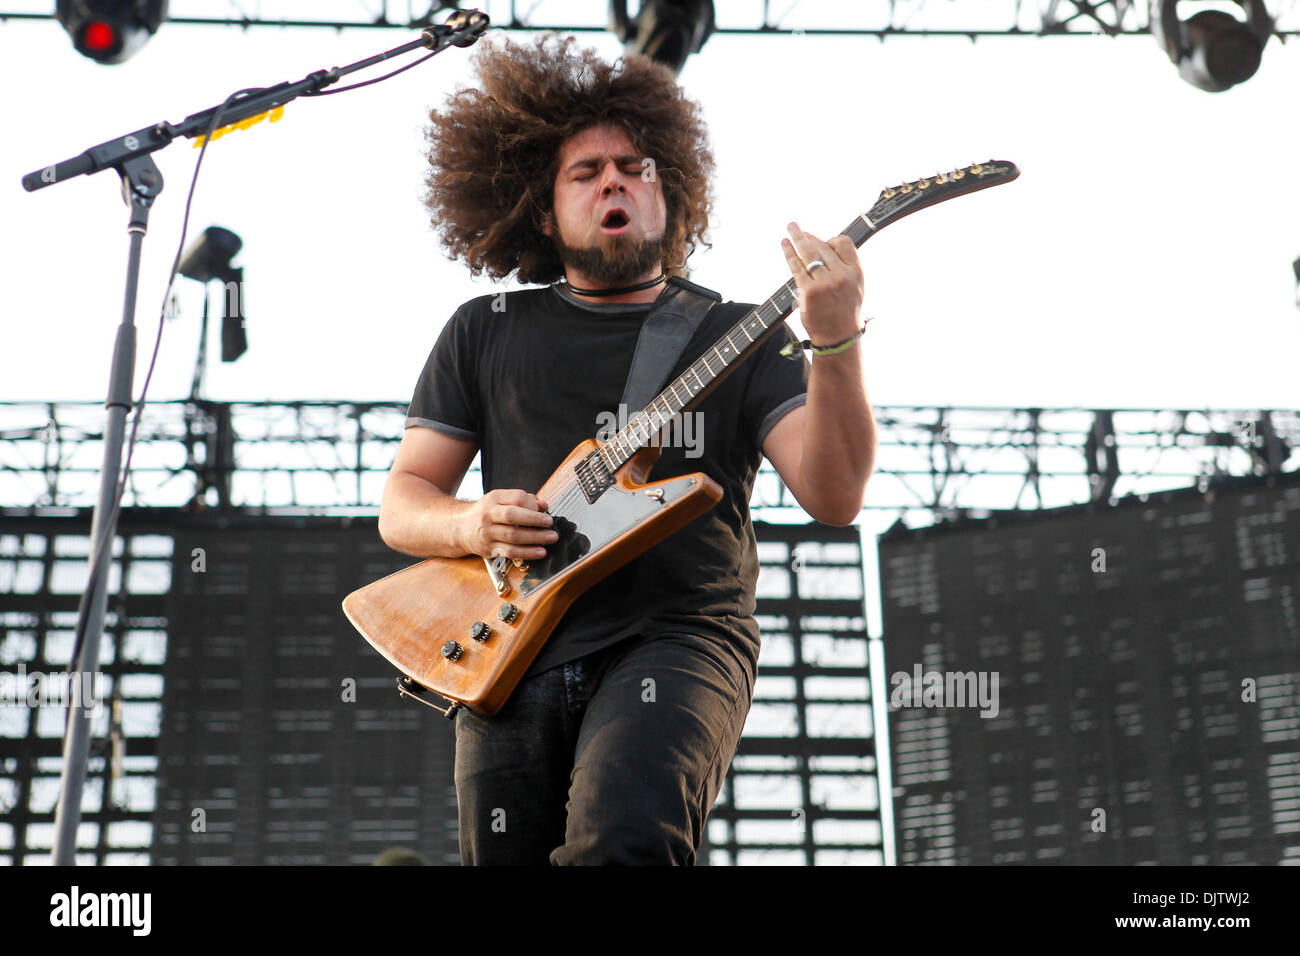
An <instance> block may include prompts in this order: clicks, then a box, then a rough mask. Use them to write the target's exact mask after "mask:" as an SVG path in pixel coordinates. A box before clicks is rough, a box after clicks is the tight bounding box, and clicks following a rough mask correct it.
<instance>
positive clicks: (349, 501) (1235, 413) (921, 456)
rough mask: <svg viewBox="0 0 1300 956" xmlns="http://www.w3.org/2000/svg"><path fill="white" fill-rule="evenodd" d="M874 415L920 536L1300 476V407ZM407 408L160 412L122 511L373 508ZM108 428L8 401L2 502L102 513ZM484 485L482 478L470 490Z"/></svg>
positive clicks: (137, 458) (768, 485)
mask: <svg viewBox="0 0 1300 956" xmlns="http://www.w3.org/2000/svg"><path fill="white" fill-rule="evenodd" d="M875 411H876V419H877V423H878V425H879V443H880V448H879V454H878V456H877V462H876V470H875V474H874V476H873V477H872V480H871V489H870V492H869V493H868V501H869V503H868V506H867V507H868V509H870V510H875V511H883V512H890V511H892V512H896V513H897V514H898V515H899V517H905V518H906V519H907V523H908V524H909V525H918V524H928V523H933V522H936V521H939V520H942V519H944V518H950V517H958V516H963V515H978V514H981V513H987V512H991V511H998V510H1013V509H1022V510H1023V509H1030V510H1032V509H1038V508H1048V507H1059V506H1063V505H1071V504H1082V503H1085V502H1089V501H1097V502H1110V501H1115V500H1118V499H1119V498H1121V497H1125V496H1130V495H1142V494H1150V493H1154V492H1157V491H1166V490H1170V489H1173V488H1186V487H1191V486H1195V485H1199V486H1200V487H1201V488H1202V489H1206V488H1208V487H1209V486H1210V484H1212V483H1213V481H1214V480H1215V479H1216V478H1220V477H1241V476H1249V475H1257V476H1263V475H1270V474H1272V475H1276V474H1282V473H1284V472H1290V471H1296V470H1300V455H1297V454H1295V452H1296V451H1297V450H1300V412H1296V411H1268V410H1262V411H1252V410H1207V409H1200V410H1156V409H1132V410H1126V409H1101V410H1088V409H1017V408H954V407H918V406H906V407H904V406H882V407H878V408H877V409H876V410H875ZM405 413H406V406H405V405H404V404H403V403H400V402H341V401H340V402H335V401H328V402H327V401H320V402H248V403H244V402H237V403H223V402H192V401H174V402H152V403H150V404H149V405H148V406H146V408H145V413H144V416H143V419H142V421H141V426H140V432H139V435H138V436H137V439H136V444H135V451H134V455H133V458H132V465H131V476H130V481H129V482H128V486H127V492H126V498H125V500H124V505H125V506H127V507H140V506H145V507H178V506H188V507H190V508H193V509H196V510H198V509H206V508H211V507H242V508H252V509H264V510H270V511H282V512H283V511H294V510H301V511H308V512H311V513H320V514H329V513H335V514H337V513H372V512H373V510H374V509H375V508H376V507H377V506H378V504H379V501H380V498H381V496H382V493H383V485H384V481H385V479H386V477H387V473H388V469H389V468H390V467H391V465H392V462H393V458H394V456H395V455H396V451H397V444H398V442H399V441H400V440H401V435H402V431H403V426H404V417H405ZM103 423H104V411H103V407H102V405H100V404H99V403H94V402H66V403H48V404H41V403H14V402H9V403H0V507H5V508H20V509H33V508H52V507H58V508H66V507H89V506H91V505H93V504H94V501H95V498H96V494H97V489H98V469H99V463H100V457H101V451H102V449H101V440H102V430H103ZM128 424H130V422H128ZM704 440H705V441H707V440H708V436H707V435H706V436H704ZM481 490H482V484H481V478H480V475H479V473H478V470H477V468H475V469H473V470H471V472H470V475H469V476H468V477H467V478H466V482H465V484H464V485H463V486H462V489H461V494H463V495H477V494H479V493H481ZM753 505H754V507H755V508H756V509H757V510H758V513H759V514H760V515H761V516H765V517H769V518H772V519H773V520H780V515H779V513H780V512H788V513H789V515H790V516H791V517H793V516H795V515H796V514H797V512H798V504H797V503H796V502H795V500H794V498H793V496H792V495H791V494H790V493H789V490H788V489H787V488H786V487H785V485H784V484H783V483H782V481H781V479H780V476H779V475H777V473H776V472H775V471H774V470H773V469H772V468H771V466H770V465H767V464H766V463H765V464H764V466H763V468H762V469H761V470H760V472H759V476H758V479H757V482H756V484H755V488H754V498H753Z"/></svg>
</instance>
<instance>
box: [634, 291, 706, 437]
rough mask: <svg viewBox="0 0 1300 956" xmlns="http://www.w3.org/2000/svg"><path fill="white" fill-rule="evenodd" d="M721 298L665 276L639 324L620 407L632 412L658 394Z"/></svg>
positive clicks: (635, 411) (639, 409)
mask: <svg viewBox="0 0 1300 956" xmlns="http://www.w3.org/2000/svg"><path fill="white" fill-rule="evenodd" d="M721 301H722V296H720V295H718V293H716V292H714V291H713V290H712V289H706V288H704V286H701V285H696V284H695V283H694V282H688V281H687V280H685V279H682V278H679V277H678V276H669V278H668V283H667V287H666V288H665V289H664V291H663V292H661V293H660V294H659V298H657V299H655V303H654V307H653V308H651V310H650V312H649V314H648V315H647V316H646V318H645V322H644V323H642V325H641V334H640V335H639V336H638V337H637V340H636V349H635V351H634V352H633V353H632V368H631V369H630V370H629V371H628V374H627V385H626V386H624V388H623V407H624V408H626V409H627V414H628V415H629V416H631V415H634V414H636V413H637V412H639V411H641V409H643V408H645V406H646V405H648V404H649V403H650V400H651V399H652V398H654V397H655V396H656V395H658V394H659V392H660V390H661V389H662V388H663V387H664V385H665V384H666V383H667V381H668V374H669V373H670V372H671V371H672V370H673V367H674V366H675V365H676V364H677V360H678V359H679V358H681V355H682V350H683V349H685V348H686V343H687V342H689V341H690V340H691V337H692V336H693V335H695V331H696V329H698V328H699V327H700V324H701V323H702V322H703V321H704V317H705V316H706V315H708V313H709V310H710V309H712V308H713V306H714V305H716V304H717V303H719V302H721Z"/></svg>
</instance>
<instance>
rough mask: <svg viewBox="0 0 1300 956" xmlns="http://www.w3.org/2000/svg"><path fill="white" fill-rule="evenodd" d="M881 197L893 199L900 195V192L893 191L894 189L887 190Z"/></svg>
mask: <svg viewBox="0 0 1300 956" xmlns="http://www.w3.org/2000/svg"><path fill="white" fill-rule="evenodd" d="M880 195H882V196H884V197H885V198H886V199H893V198H894V197H895V196H896V195H898V190H896V189H892V188H891V189H886V190H885V191H884V192H883V193H881V194H880Z"/></svg>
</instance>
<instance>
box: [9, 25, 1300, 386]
mask: <svg viewBox="0 0 1300 956" xmlns="http://www.w3.org/2000/svg"><path fill="white" fill-rule="evenodd" d="M404 36H405V34H403V33H402V32H400V31H384V32H380V31H373V30H351V31H346V32H344V33H342V34H335V33H333V32H332V31H328V30H320V29H299V30H292V31H285V30H278V29H265V28H263V29H253V30H250V31H247V32H245V31H242V30H238V29H229V30H225V29H221V28H212V27H185V26H181V25H177V24H170V25H167V26H166V27H165V28H164V29H163V30H162V31H161V32H160V33H159V34H158V35H157V36H156V37H154V39H153V40H152V41H151V42H150V43H149V44H148V45H147V46H146V47H145V48H144V50H143V51H141V52H140V53H138V54H137V55H136V56H135V57H134V58H133V59H132V60H131V61H130V62H129V63H127V64H126V65H124V66H119V67H113V68H105V67H101V66H98V65H96V64H94V63H92V62H90V61H89V60H86V59H84V58H82V57H80V56H78V55H76V54H75V52H74V51H72V50H71V47H70V44H69V40H68V38H67V37H66V35H65V34H64V33H63V31H62V30H61V29H60V28H59V27H58V26H57V25H56V24H54V23H15V22H10V23H7V24H2V25H0V82H3V84H4V89H5V90H6V91H7V95H6V96H5V97H4V101H3V106H0V110H3V112H2V114H0V121H2V123H3V126H2V127H0V128H2V129H3V133H0V137H2V138H0V216H3V222H4V224H5V226H6V228H5V229H4V230H3V234H2V236H0V244H2V245H0V269H3V287H4V291H5V295H4V297H3V303H4V306H3V314H4V320H5V321H4V334H3V339H2V340H0V342H2V343H3V344H2V345H0V399H3V400H32V399H41V400H45V399H101V398H102V397H103V394H104V390H105V383H106V380H107V367H108V359H109V354H110V350H111V343H112V341H113V334H114V329H115V327H116V325H117V322H118V318H119V313H120V309H121V300H122V283H123V272H124V265H125V259H126V255H125V253H126V242H125V233H124V225H125V221H126V209H125V206H124V205H123V203H122V201H121V198H120V196H119V191H118V182H117V176H116V174H115V173H112V172H108V173H102V174H99V175H96V176H93V177H82V178H79V179H77V180H75V181H73V182H70V183H67V184H64V185H61V186H57V187H54V188H50V189H46V190H44V191H41V192H38V193H35V194H28V193H26V192H24V191H23V190H22V188H21V186H20V185H19V179H20V176H21V175H22V174H24V173H26V172H28V171H30V170H33V169H37V168H40V167H42V166H44V165H47V164H48V163H51V162H54V161H57V160H62V159H65V158H67V157H69V156H72V155H74V154H75V153H77V152H80V151H81V150H82V149H83V148H84V147H86V146H88V145H92V144H95V143H98V142H101V141H103V140H106V139H108V138H109V137H111V136H115V135H118V134H121V133H125V132H127V131H130V130H134V129H138V128H140V127H143V126H146V125H148V124H150V123H152V122H155V121H157V120H161V119H167V120H170V121H172V122H177V121H179V120H180V119H182V118H183V117H184V116H185V115H187V114H188V113H190V112H193V111H196V110H198V109H202V108H205V107H208V106H210V105H214V104H215V103H217V102H219V101H220V100H221V99H222V98H223V97H224V96H225V95H226V94H227V93H229V92H231V91H232V90H235V89H238V88H241V87H245V86H257V85H272V84H274V83H277V82H280V81H283V80H290V79H293V80H296V79H298V78H300V77H302V76H303V75H305V74H306V73H308V72H310V71H312V70H314V69H318V68H321V67H326V66H332V65H340V64H345V63H348V62H351V61H353V60H355V59H359V58H361V57H363V56H365V55H368V54H371V53H373V52H376V51H379V50H381V49H385V48H387V47H391V46H395V45H397V44H398V43H399V42H402V40H403V38H404ZM582 39H583V41H584V42H589V43H591V44H592V45H595V46H597V47H598V48H600V49H601V50H603V51H604V52H605V53H606V54H608V55H610V56H613V55H616V54H617V52H618V49H619V47H618V44H617V42H616V41H615V40H614V39H613V38H612V37H609V36H605V35H592V34H586V35H583V37H582ZM1298 54H1300V50H1298V49H1297V45H1296V44H1291V45H1289V46H1282V45H1280V44H1278V43H1277V42H1276V41H1273V42H1271V43H1270V45H1269V48H1268V49H1267V50H1266V52H1265V56H1264V61H1263V66H1262V68H1261V69H1260V72H1259V73H1258V74H1257V75H1256V76H1255V77H1254V78H1253V79H1252V80H1251V81H1249V82H1248V83H1246V84H1244V85H1243V86H1241V87H1239V88H1237V89H1235V90H1232V91H1229V92H1227V93H1224V94H1218V95H1214V94H1208V93H1204V92H1201V91H1199V90H1196V89H1193V88H1192V87H1190V86H1188V85H1186V84H1185V83H1183V82H1182V81H1181V80H1179V78H1178V77H1177V75H1176V72H1175V70H1174V68H1173V66H1172V64H1170V63H1169V61H1168V60H1167V59H1166V58H1165V57H1164V56H1163V54H1162V53H1161V52H1160V51H1159V50H1158V49H1157V48H1156V46H1155V44H1154V43H1153V42H1152V41H1151V40H1150V39H1149V38H1145V37H1141V38H1127V39H1118V40H1112V39H1107V38H1102V37H1096V38H1092V37H1067V38H1060V39H1055V40H1051V39H1048V40H1037V39H981V40H980V41H979V42H978V43H974V44H972V43H971V42H970V41H969V40H964V39H962V40H959V39H952V40H949V39H919V38H899V39H896V40H890V41H887V42H885V43H883V44H882V43H880V42H879V41H877V40H875V39H872V38H820V37H813V36H801V37H788V36H787V37H758V38H756V37H733V36H715V37H713V38H712V39H710V40H709V42H708V44H707V46H706V48H705V50H704V52H703V53H702V54H701V55H699V56H697V57H695V58H694V59H693V60H692V61H691V62H690V63H689V64H688V65H687V68H686V69H685V70H684V72H683V75H682V81H683V83H684V85H685V86H686V87H687V89H688V91H689V93H690V94H691V95H692V96H694V97H695V98H697V99H699V100H700V101H701V102H702V103H703V104H704V106H705V110H706V115H707V117H708V120H709V123H710V127H711V132H712V139H713V145H714V151H715V154H716V158H717V162H718V176H717V184H716V191H717V199H718V202H717V214H716V218H715V222H714V228H713V230H712V238H713V241H714V248H713V249H712V250H709V251H701V252H699V253H697V255H696V256H695V257H694V258H693V260H692V264H693V267H694V268H695V272H694V274H693V276H692V277H693V278H694V279H695V280H696V281H698V282H701V283H703V284H705V285H708V286H711V287H713V288H715V289H718V290H719V291H720V292H722V293H723V294H724V295H725V296H726V297H728V298H732V299H737V300H751V301H753V300H761V299H763V298H765V297H766V296H767V295H768V294H769V293H770V292H771V291H772V290H773V289H774V288H775V287H776V285H777V283H779V282H780V281H781V280H782V278H783V277H784V276H785V275H787V274H788V273H787V272H786V269H785V264H784V260H783V258H782V256H781V250H780V246H779V243H780V240H781V238H782V236H784V235H785V232H784V224H785V222H786V221H787V220H788V219H791V218H795V219H797V220H798V221H799V222H800V223H801V224H802V225H803V226H804V227H805V228H807V229H809V230H812V231H814V232H816V233H818V234H820V235H823V236H826V235H830V234H833V233H835V232H837V231H839V230H840V229H841V228H843V227H844V226H845V225H846V224H847V223H848V221H849V220H850V219H851V218H852V217H853V216H854V215H856V214H857V213H858V212H860V211H863V210H865V209H866V208H867V207H868V206H869V205H870V204H871V203H872V202H873V201H874V199H875V197H876V195H877V193H878V192H879V190H880V189H881V188H883V187H885V186H887V185H890V184H892V183H894V182H895V181H898V180H901V179H911V178H916V177H918V176H921V175H926V174H929V173H932V172H934V171H935V170H938V169H948V168H951V167H954V166H957V165H962V164H965V163H968V162H972V161H976V160H984V159H989V158H997V159H1010V160H1012V161H1014V162H1016V163H1017V164H1019V166H1020V167H1021V169H1022V171H1023V175H1022V177H1021V179H1020V180H1019V181H1017V182H1015V183H1012V184H1010V185H1007V186H1003V187H999V188H998V189H995V190H991V191H988V192H984V193H981V194H978V195H976V196H972V197H966V198H962V199H959V200H956V201H953V202H951V203H948V204H946V205H943V206H940V207H936V208H934V209H930V210H926V211H923V212H921V213H918V214H916V215H915V216H913V217H911V218H909V219H906V220H903V221H901V222H899V223H898V224H896V225H894V226H892V227H890V228H889V229H888V230H886V231H885V232H884V233H882V234H881V235H879V236H876V237H875V238H873V239H872V240H871V241H870V242H869V243H868V244H867V245H866V246H864V247H863V250H862V258H863V262H864V266H865V269H866V274H867V298H866V307H865V311H866V314H867V315H872V316H875V317H876V318H877V321H876V322H875V323H873V324H872V326H871V328H870V331H869V334H868V337H867V340H866V342H867V347H866V367H867V383H868V394H869V396H870V397H871V399H872V401H873V402H875V403H877V404H910V403H916V404H928V403H936V404H956V405H1002V404H1005V405H1036V406H1071V405H1083V406H1099V407H1147V406H1152V407H1191V408H1204V407H1238V408H1241V407H1295V405H1296V404H1297V401H1296V396H1297V389H1296V381H1295V375H1294V368H1295V364H1296V363H1295V356H1296V355H1297V353H1298V352H1300V348H1298V347H1297V346H1300V334H1298V328H1300V315H1298V314H1297V310H1296V306H1295V291H1294V280H1293V277H1292V275H1291V260H1292V259H1293V258H1295V256H1296V255H1297V254H1300V215H1298V214H1300V182H1297V180H1296V179H1295V177H1294V175H1293V170H1294V167H1295V151H1296V145H1297V143H1296V133H1295V128H1294V126H1295V123H1294V102H1295V95H1296V92H1295V91H1296V90H1300V55H1298ZM468 67H469V57H468V56H467V55H466V54H465V53H464V52H463V51H460V50H453V51H450V52H448V53H445V54H443V55H441V56H439V57H436V58H434V59H433V60H431V61H429V62H428V63H426V64H423V65H421V66H419V67H416V68H415V69H413V70H411V71H409V72H407V73H405V74H403V75H402V76H400V77H397V78H395V79H393V80H389V81H386V82H384V83H382V84H377V85H376V86H374V87H370V88H367V89H365V90H360V91H356V92H351V93H346V94H342V95H339V96H335V97H325V98H320V99H300V100H298V101H296V102H294V103H291V104H290V105H289V106H288V107H287V109H286V111H285V116H284V118H283V119H282V120H281V121H280V122H279V123H277V124H274V125H271V124H267V123H263V124H261V125H259V126H257V127H254V128H253V129H251V130H247V131H241V132H238V133H234V134H230V135H228V136H226V137H224V138H222V139H220V140H218V141H216V142H215V143H214V144H213V146H212V148H210V149H209V151H208V155H207V157H206V158H205V160H204V164H203V170H202V174H201V176H200V180H199V186H198V190H197V195H196V198H195V202H194V209H193V214H192V217H191V221H190V227H189V236H188V239H187V244H188V242H189V241H191V240H192V239H193V238H195V237H196V236H197V235H198V234H199V233H200V232H201V231H202V229H204V228H205V227H206V226H208V225H213V224H216V225H222V226H225V227H227V228H229V229H232V230H234V231H235V232H236V233H238V234H239V235H240V236H241V237H242V238H243V240H244V248H243V250H242V252H241V254H240V256H239V257H238V258H237V259H236V263H237V264H241V265H243V266H245V267H246V272H245V279H246V309H247V312H248V322H247V326H248V339H249V351H248V353H247V354H246V355H245V356H244V358H242V359H241V360H240V361H239V362H238V363H235V364H232V365H222V364H221V363H218V362H216V361H215V356H214V355H213V354H212V352H213V351H215V350H216V349H217V348H218V347H219V346H218V345H217V344H216V343H217V338H216V329H215V328H214V329H213V340H212V343H213V344H212V346H211V351H210V367H209V372H208V388H207V392H208V395H209V397H212V398H217V399H249V400H257V399H266V398H272V399H295V398H322V399H330V398H346V399H394V400H401V401H405V400H408V399H409V397H410V393H411V389H412V387H413V385H414V382H415V379H416V377H417V376H418V374H419V371H420V368H421V366H422V364H423V362H424V359H425V357H426V355H427V353H428V350H429V348H430V347H431V345H432V343H433V341H434V338H435V337H436V335H437V333H438V330H439V329H440V328H441V325H442V323H443V322H444V321H445V320H446V318H447V317H448V316H449V315H450V314H451V312H452V311H453V310H454V309H455V308H456V306H457V305H458V304H459V303H460V302H462V301H464V300H465V299H466V298H468V297H470V296H473V295H476V294H480V293H482V292H485V291H490V290H491V289H493V288H495V287H493V286H492V285H491V284H490V283H488V282H487V281H486V280H482V281H480V282H472V281H471V280H470V279H469V278H468V276H467V274H466V273H465V270H464V269H463V268H462V267H461V266H460V265H458V264H454V263H451V262H448V261H447V260H446V259H445V258H444V257H443V256H442V254H441V252H440V250H439V248H438V246H437V242H436V239H435V236H434V233H433V232H432V230H431V227H430V224H429V222H428V219H427V218H426V217H425V214H424V209H423V206H422V205H421V204H420V202H419V193H420V190H421V188H422V182H421V180H422V177H423V175H424V170H425V168H426V163H425V160H424V155H423V141H422V136H421V128H422V125H423V123H424V121H425V115H426V113H427V110H428V109H429V108H430V107H434V106H437V105H439V104H440V103H441V101H442V98H443V95H444V93H445V91H447V90H449V89H451V88H452V87H453V86H454V85H456V84H458V83H462V82H466V81H468V79H469V70H468ZM373 75H378V71H375V72H373V73H365V74H359V75H355V76H354V79H356V78H367V77H369V76H373ZM197 155H198V151H197V150H196V149H193V148H192V145H191V141H188V140H185V141H181V142H178V143H176V144H173V145H172V146H171V147H170V148H169V149H167V150H165V151H163V152H162V153H159V154H155V159H156V161H157V162H158V164H159V166H160V168H161V169H162V171H163V174H164V176H165V178H166V189H165V190H164V192H163V194H162V196H161V198H160V200H159V201H158V203H157V204H156V206H155V209H154V212H153V215H152V219H151V229H150V234H149V236H148V238H147V240H146V255H145V261H144V269H143V274H142V280H141V288H140V303H141V307H140V310H139V312H138V315H137V322H138V325H139V328H140V347H141V363H140V365H139V368H138V372H137V376H136V392H137V394H138V391H139V387H140V385H141V383H142V382H143V375H144V369H145V367H146V365H145V363H146V360H147V357H148V352H149V349H150V348H151V347H152V341H153V335H154V330H155V329H156V316H157V314H158V311H159V308H160V305H161V302H162V292H163V288H164V285H165V282H166V275H167V270H168V267H169V266H170V264H171V261H172V258H173V256H174V254H175V250H176V243H177V241H178V239H179V234H180V233H179V229H180V222H181V215H182V212H183V209H184V200H185V196H186V192H187V190H188V186H189V180H190V176H191V173H192V171H193V168H194V162H195V159H196V157H197ZM175 288H176V289H177V290H178V292H179V293H180V297H181V315H180V317H179V319H178V320H176V321H173V322H170V323H168V326H167V330H166V333H165V336H164V342H163V350H162V353H161V356H160V360H159V369H158V371H157V373H156V375H155V380H154V383H153V385H152V386H151V389H150V396H151V397H152V398H155V399H164V398H178V397H184V396H185V395H187V394H188V391H189V384H190V380H191V376H192V373H193V365H194V359H195V355H196V351H197V338H198V320H199V311H200V308H201V302H202V294H201V291H200V288H199V286H198V285H197V284H195V283H193V282H191V281H189V280H184V279H178V280H177V283H176V287H175Z"/></svg>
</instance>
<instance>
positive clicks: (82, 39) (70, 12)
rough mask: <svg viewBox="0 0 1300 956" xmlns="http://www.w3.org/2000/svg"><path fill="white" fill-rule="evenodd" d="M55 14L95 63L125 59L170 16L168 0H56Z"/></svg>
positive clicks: (80, 51) (79, 49)
mask: <svg viewBox="0 0 1300 956" xmlns="http://www.w3.org/2000/svg"><path fill="white" fill-rule="evenodd" d="M54 16H55V17H56V18H57V19H58V21H59V23H61V24H63V29H65V30H67V31H68V35H69V36H71V37H72V45H73V46H75V47H76V48H77V52H78V53H81V54H83V55H84V56H88V57H90V58H91V59H92V60H94V61H95V62H96V63H106V64H107V63H122V62H124V61H126V60H128V59H130V58H131V57H132V56H134V55H135V53H136V51H137V50H139V49H140V48H141V47H142V46H144V45H145V43H147V42H148V40H149V38H150V37H151V36H153V35H154V34H155V33H156V32H157V31H158V27H159V26H160V25H161V24H162V22H163V21H164V20H166V19H167V0H56V3H55V4H54Z"/></svg>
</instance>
